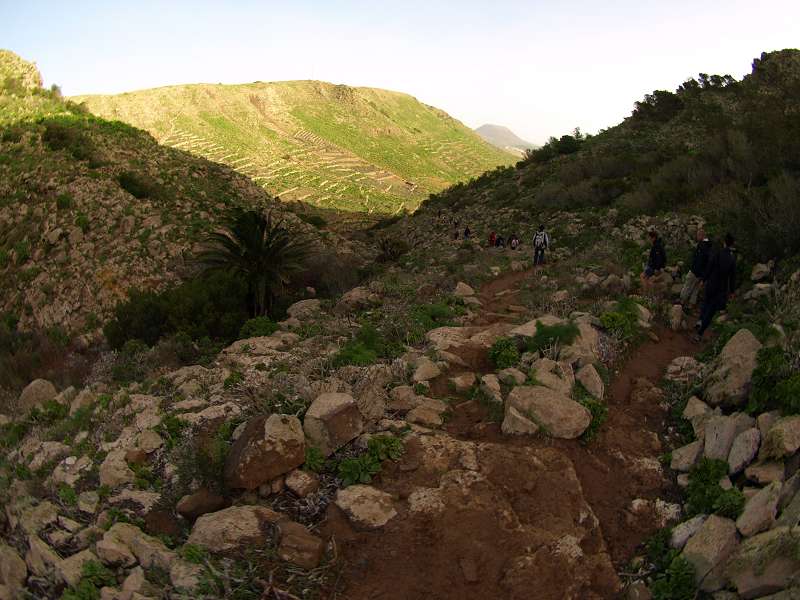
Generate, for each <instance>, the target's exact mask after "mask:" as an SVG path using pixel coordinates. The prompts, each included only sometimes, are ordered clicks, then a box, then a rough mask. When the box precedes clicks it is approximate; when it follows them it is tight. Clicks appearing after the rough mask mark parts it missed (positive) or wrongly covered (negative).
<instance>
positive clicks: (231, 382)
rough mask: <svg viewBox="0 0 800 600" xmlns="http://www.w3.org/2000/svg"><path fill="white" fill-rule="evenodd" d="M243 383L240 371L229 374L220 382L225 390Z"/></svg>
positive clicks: (242, 374) (242, 375)
mask: <svg viewBox="0 0 800 600" xmlns="http://www.w3.org/2000/svg"><path fill="white" fill-rule="evenodd" d="M243 381H244V373H242V372H241V371H231V374H230V375H228V376H227V377H226V378H225V381H223V382H222V386H223V387H224V388H225V389H226V390H231V389H233V388H235V387H236V386H237V385H239V384H240V383H242V382H243Z"/></svg>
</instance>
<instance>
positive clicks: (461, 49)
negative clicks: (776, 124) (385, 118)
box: [0, 0, 800, 142]
mask: <svg viewBox="0 0 800 600" xmlns="http://www.w3.org/2000/svg"><path fill="white" fill-rule="evenodd" d="M798 46H800V2H798V1H797V0H792V1H788V0H763V1H760V2H753V1H752V0H749V1H740V0H726V1H722V0H712V1H701V0H695V1H684V0H659V1H655V0H636V1H630V0H622V1H614V0H605V1H593V2H589V1H583V2H581V1H576V0H563V1H560V2H544V1H527V2H522V1H514V0H494V1H483V2H476V1H471V0H454V1H451V2H443V1H438V0H425V1H419V0H395V1H394V2H381V1H380V0H373V1H372V2H367V1H357V0H350V1H341V2H335V1H330V2H313V1H311V0H283V1H280V2H273V1H261V2H255V1H250V2H247V1H229V2H206V1H203V0H193V1H191V2H187V1H183V0H180V1H172V2H170V1H164V2H149V1H135V2H121V1H117V2H81V1H79V0H78V1H75V2H63V1H60V2H54V1H51V2H47V1H37V0H25V1H9V0H0V47H3V48H8V49H11V50H13V51H15V52H17V53H18V54H20V55H22V56H23V57H24V58H26V59H29V60H34V61H35V62H36V63H37V64H38V65H39V67H40V69H41V71H42V73H43V75H44V78H45V81H46V83H47V84H48V85H49V84H50V83H57V84H59V85H61V87H62V89H63V91H64V93H65V94H88V93H115V92H122V91H127V90H134V89H141V88H147V87H155V86H161V85H169V84H176V83H193V82H223V83H239V82H250V81H257V80H261V81H279V80H286V79H322V80H326V81H332V82H335V83H347V84H350V85H366V86H373V87H382V88H387V89H393V90H398V91H403V92H407V93H409V94H412V95H414V96H416V97H417V98H419V99H420V100H421V101H423V102H426V103H428V104H433V105H435V106H438V107H439V108H442V109H444V110H445V111H447V112H449V113H450V114H451V115H453V116H454V117H456V118H458V119H460V120H462V121H464V122H465V123H466V124H467V125H469V126H471V127H476V126H478V125H481V124H482V123H487V122H488V123H499V124H503V125H507V126H509V127H511V128H512V129H513V130H514V131H515V132H516V133H517V134H519V135H520V136H522V137H524V138H527V139H529V140H530V141H533V142H542V141H544V140H546V139H547V137H548V136H549V135H561V134H563V133H566V132H568V131H569V130H571V129H572V128H573V127H575V126H580V127H581V128H582V129H583V130H585V131H589V132H595V131H597V130H598V129H601V128H604V127H608V126H610V125H614V124H616V123H617V122H619V121H620V120H621V119H622V118H623V117H625V116H627V115H628V114H630V110H631V108H632V104H633V102H634V101H635V100H637V99H639V98H641V97H642V96H643V95H644V94H645V93H647V92H650V91H652V90H653V89H670V90H671V89H674V88H675V87H677V86H678V85H679V84H680V83H681V82H682V81H683V80H685V79H686V78H688V77H690V76H694V75H696V74H697V73H698V72H700V71H703V72H707V73H720V74H724V73H730V74H731V75H734V76H735V77H736V78H737V79H738V78H740V77H741V76H742V75H744V74H745V73H747V72H749V70H750V65H751V61H752V59H753V58H754V57H756V56H758V55H759V54H760V53H761V51H764V50H777V49H781V48H788V47H795V48H796V47H798Z"/></svg>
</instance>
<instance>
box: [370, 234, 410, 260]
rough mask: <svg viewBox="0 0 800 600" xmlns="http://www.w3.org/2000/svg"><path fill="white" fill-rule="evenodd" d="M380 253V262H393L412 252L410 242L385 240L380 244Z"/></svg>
mask: <svg viewBox="0 0 800 600" xmlns="http://www.w3.org/2000/svg"><path fill="white" fill-rule="evenodd" d="M378 248H379V249H380V252H379V253H378V257H377V259H376V260H377V261H378V262H392V261H395V260H397V259H398V258H400V257H401V256H403V255H404V254H406V253H407V252H408V251H409V250H411V246H409V244H408V242H406V241H405V240H401V239H397V238H388V237H386V238H383V239H381V241H380V242H379V243H378Z"/></svg>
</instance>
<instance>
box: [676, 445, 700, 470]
mask: <svg viewBox="0 0 800 600" xmlns="http://www.w3.org/2000/svg"><path fill="white" fill-rule="evenodd" d="M702 454H703V442H701V441H699V440H698V441H695V442H691V443H690V444H686V445H685V446H682V447H680V448H677V449H675V450H673V451H672V460H671V461H670V463H669V468H670V469H672V470H673V471H681V472H683V473H688V472H689V470H690V469H691V468H692V467H693V466H694V465H695V464H697V461H698V460H700V457H701V456H702Z"/></svg>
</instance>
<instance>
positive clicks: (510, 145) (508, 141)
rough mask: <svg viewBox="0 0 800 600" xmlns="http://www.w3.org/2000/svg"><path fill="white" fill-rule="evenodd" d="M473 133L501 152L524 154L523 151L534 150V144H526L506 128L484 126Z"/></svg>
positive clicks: (501, 126)
mask: <svg viewBox="0 0 800 600" xmlns="http://www.w3.org/2000/svg"><path fill="white" fill-rule="evenodd" d="M475 133H477V134H478V135H479V136H481V137H482V138H483V139H484V140H486V141H487V142H489V143H490V144H491V145H492V146H497V147H498V148H501V149H502V150H507V151H509V152H512V153H514V154H518V155H522V154H525V150H528V149H531V148H535V147H536V144H532V143H530V142H526V141H525V140H523V139H522V138H521V137H519V136H518V135H517V134H516V133H514V132H513V131H511V130H510V129H509V128H508V127H504V126H503V125H490V124H488V123H487V124H485V125H481V126H480V127H478V128H476V129H475Z"/></svg>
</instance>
